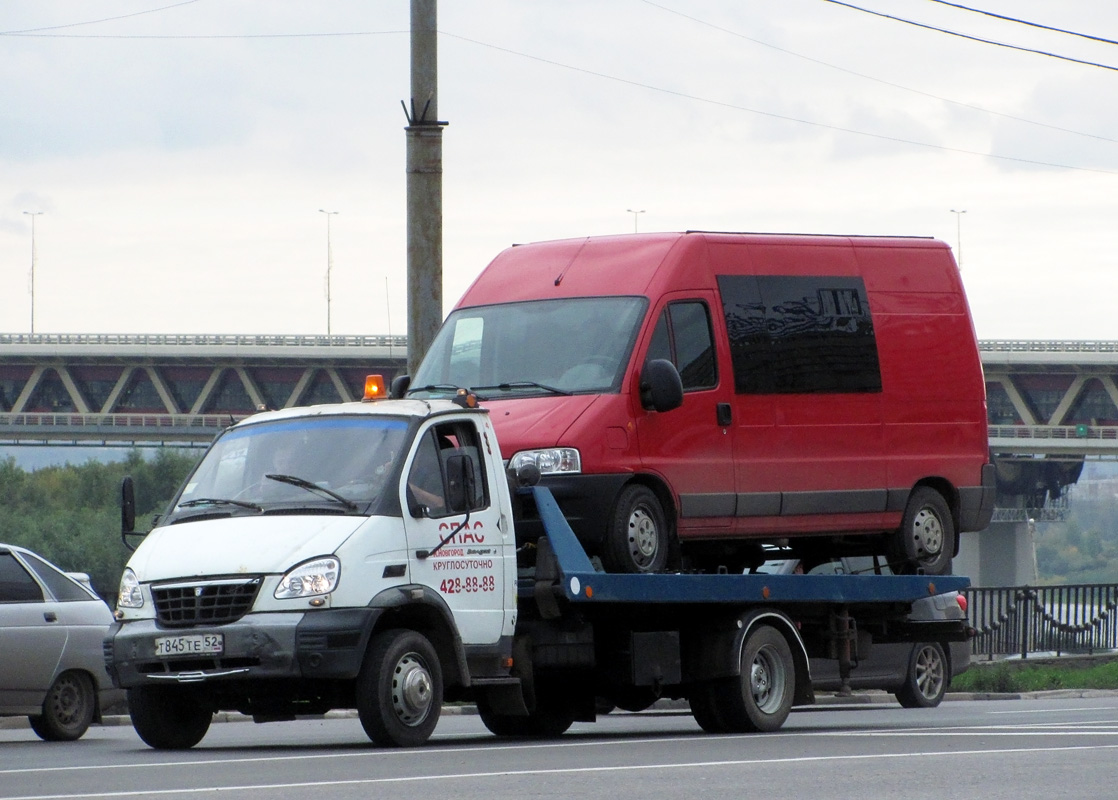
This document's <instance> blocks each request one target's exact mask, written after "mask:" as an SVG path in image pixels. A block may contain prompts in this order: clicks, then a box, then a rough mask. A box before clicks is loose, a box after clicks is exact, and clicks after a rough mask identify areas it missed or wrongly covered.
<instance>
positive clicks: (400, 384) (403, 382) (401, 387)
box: [388, 375, 411, 400]
mask: <svg viewBox="0 0 1118 800" xmlns="http://www.w3.org/2000/svg"><path fill="white" fill-rule="evenodd" d="M409 386H411V375H397V376H396V377H395V378H393V379H392V384H391V385H390V386H389V389H388V395H389V397H391V398H392V399H393V400H400V399H402V398H403V397H404V395H406V394H407V393H408V387H409Z"/></svg>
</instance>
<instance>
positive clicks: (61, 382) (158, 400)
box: [0, 334, 407, 446]
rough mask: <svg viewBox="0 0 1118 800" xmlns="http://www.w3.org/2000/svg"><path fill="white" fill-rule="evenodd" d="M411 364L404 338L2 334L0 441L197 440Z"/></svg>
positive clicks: (334, 395) (335, 398) (348, 394)
mask: <svg viewBox="0 0 1118 800" xmlns="http://www.w3.org/2000/svg"><path fill="white" fill-rule="evenodd" d="M406 365H407V337H404V336H264V335H166V334H158V335H150V334H149V335H145V334H119V335H117V334H0V446H2V445H47V444H50V445H98V444H101V445H117V446H120V445H125V446H153V445H154V446H162V445H177V446H204V445H206V444H208V443H209V442H210V441H211V440H212V439H213V438H214V436H215V435H216V434H217V433H218V432H219V431H220V430H221V429H222V428H224V427H226V426H227V425H229V424H230V423H231V422H233V421H235V420H238V419H241V418H243V417H245V416H247V415H249V414H252V413H253V412H255V411H256V410H258V409H260V408H285V407H288V406H293V405H306V404H313V403H330V402H339V401H347V400H354V399H359V398H360V397H361V395H362V393H363V391H364V385H365V376H366V375H368V374H370V373H376V372H379V373H381V374H383V375H385V377H386V379H387V380H389V381H390V380H391V379H392V378H393V377H394V376H395V375H397V374H398V373H399V372H401V371H403V370H404V369H405V368H406Z"/></svg>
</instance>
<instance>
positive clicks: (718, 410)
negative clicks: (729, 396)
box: [714, 403, 734, 428]
mask: <svg viewBox="0 0 1118 800" xmlns="http://www.w3.org/2000/svg"><path fill="white" fill-rule="evenodd" d="M714 413H715V416H716V417H717V418H718V424H719V425H720V426H722V427H723V428H725V427H728V426H729V425H730V424H731V423H732V422H733V421H734V413H733V406H731V405H730V404H729V403H719V404H718V405H716V406H715V407H714Z"/></svg>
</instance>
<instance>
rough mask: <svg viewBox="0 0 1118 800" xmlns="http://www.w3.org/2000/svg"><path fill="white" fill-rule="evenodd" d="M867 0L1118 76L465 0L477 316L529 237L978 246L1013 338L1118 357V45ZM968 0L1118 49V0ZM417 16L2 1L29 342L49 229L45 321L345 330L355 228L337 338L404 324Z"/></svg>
mask: <svg viewBox="0 0 1118 800" xmlns="http://www.w3.org/2000/svg"><path fill="white" fill-rule="evenodd" d="M851 3H852V4H853V5H857V6H860V7H862V8H863V9H870V10H876V11H880V12H886V13H889V14H891V15H894V16H896V17H900V18H903V19H905V20H909V21H912V22H919V23H922V24H924V25H929V26H933V27H937V28H942V29H946V30H950V31H954V32H957V33H964V34H967V35H968V36H973V37H978V38H982V39H988V40H992V41H997V42H1001V43H1005V44H1013V45H1016V46H1018V47H1024V48H1030V49H1034V50H1042V51H1045V52H1047V53H1052V54H1055V55H1060V56H1064V57H1066V58H1074V59H1079V60H1081V61H1088V62H1093V63H1094V64H1097V65H1102V66H1092V65H1089V64H1082V63H1075V62H1073V61H1069V60H1061V59H1057V58H1055V57H1052V56H1047V55H1041V54H1038V53H1032V52H1022V51H1019V50H1012V49H1009V48H1005V47H999V46H996V45H994V44H989V43H982V42H978V41H973V40H969V39H965V38H962V37H959V36H953V35H949V34H947V33H943V32H938V31H933V30H929V29H927V28H920V27H916V26H914V25H910V24H907V23H905V22H902V21H899V20H894V19H886V18H883V17H881V16H875V15H873V14H870V13H867V11H864V10H856V9H853V8H850V7H847V6H843V5H840V4H837V3H833V2H828V1H827V0H686V1H685V0H656V2H648V1H646V0H594V2H590V1H589V0H587V1H585V2H584V1H582V0H565V1H564V2H560V1H559V0H532V2H525V1H524V0H519V2H518V1H517V0H444V2H443V3H441V4H440V8H439V30H440V37H439V78H440V84H439V100H438V103H439V117H440V118H441V119H443V120H446V121H448V122H449V123H450V124H449V126H448V127H447V128H446V130H445V133H444V138H443V160H444V188H443V191H444V197H443V200H444V214H445V217H444V242H443V247H444V273H445V284H444V296H445V304H446V309H447V310H449V308H450V307H451V306H453V304H454V302H455V301H456V300H457V298H458V297H459V296H460V295H461V293H462V292H463V291H464V289H465V288H466V286H467V285H468V284H469V282H470V281H471V280H472V279H473V278H474V277H475V276H476V275H477V274H478V272H479V271H480V270H481V269H482V268H483V267H484V266H485V264H486V263H487V262H488V261H489V260H490V259H491V258H492V257H493V256H494V255H496V254H497V253H498V252H499V251H500V250H501V249H503V248H504V247H506V246H508V245H510V244H512V243H514V242H526V241H533V240H540V239H553V238H564V237H572V236H583V235H597V234H612V233H625V232H631V231H632V230H633V227H634V223H636V224H637V225H638V226H639V228H640V230H641V231H653V230H656V231H664V230H687V229H705V230H726V231H779V232H806V233H835V234H890V235H894V234H897V235H919V236H935V237H937V238H940V239H943V240H944V241H946V242H948V243H949V244H950V245H951V246H952V247H953V248H956V249H958V248H959V245H960V242H961V262H962V269H963V277H964V281H965V284H966V287H967V290H968V293H969V295H970V300H971V307H972V310H973V312H974V317H975V322H976V326H977V329H978V334H979V336H980V337H981V338H984V339H994V338H1018V337H1020V338H1034V339H1092V338H1094V339H1118V323H1116V322H1115V319H1116V315H1115V304H1116V301H1118V269H1116V267H1118V264H1116V263H1115V261H1116V258H1115V254H1116V253H1118V102H1115V100H1116V94H1118V92H1116V89H1118V71H1116V70H1115V69H1114V68H1115V67H1118V45H1115V44H1110V43H1107V42H1099V41H1093V40H1090V39H1087V38H1085V37H1083V36H1073V35H1070V34H1068V33H1058V32H1054V31H1045V30H1041V29H1038V28H1034V27H1028V26H1025V25H1022V24H1018V23H1014V22H1010V21H1006V20H1001V19H996V18H994V17H991V16H988V15H983V14H979V13H975V12H974V11H967V10H963V9H960V8H953V7H950V6H949V5H947V4H944V3H940V2H935V0H851ZM968 5H972V7H974V8H978V9H981V10H983V11H988V12H993V13H998V14H1003V15H1007V16H1012V17H1015V18H1017V19H1022V20H1026V21H1029V22H1034V23H1039V24H1043V25H1047V26H1051V27H1055V28H1061V29H1065V30H1068V31H1072V32H1076V33H1081V34H1088V35H1091V36H1095V37H1102V38H1107V39H1115V40H1118V4H1116V3H1114V2H1113V0H1065V1H1064V2H1060V3H1052V2H1041V1H1040V0H1012V2H1011V1H1010V0H969V3H968ZM145 12H147V13H145ZM408 27H409V4H408V2H407V0H390V1H389V0H383V1H380V0H377V1H375V2H373V1H371V0H349V1H347V0H319V1H318V2H284V1H283V0H269V2H267V3H263V2H248V0H193V2H181V0H180V1H176V0H80V2H79V0H70V1H66V2H63V1H61V0H3V2H0V33H2V35H0V48H2V49H3V55H2V57H0V118H2V119H0V287H3V289H2V290H0V332H5V333H6V332H13V333H20V332H26V331H28V330H29V327H30V309H31V298H30V293H29V272H30V265H31V219H32V217H31V216H29V215H27V214H24V213H23V212H25V211H41V212H43V213H42V215H41V216H38V217H35V220H36V222H35V243H36V248H37V267H36V284H35V330H36V332H40V333H118V332H120V333H297V334H315V333H324V332H325V330H326V299H325V291H324V283H325V280H324V278H325V272H326V260H327V259H326V249H327V248H326V239H327V236H326V224H327V223H326V220H327V217H326V215H324V214H321V213H319V209H326V210H330V211H337V212H338V214H337V216H333V217H330V219H331V241H332V245H333V255H334V268H333V284H332V288H333V291H332V295H333V301H332V314H331V316H332V321H333V326H332V327H333V332H334V333H343V334H378V333H388V332H391V333H404V332H405V330H406V320H405V315H406V302H405V295H406V282H405V273H406V260H405V245H406V230H405V171H404V167H405V163H404V156H405V134H404V126H405V124H406V121H405V118H404V113H403V110H402V108H401V105H400V101H401V100H404V99H406V98H408V95H409V83H410V79H409V72H408V70H409V56H408V53H409V38H408ZM21 31H22V32H24V33H20V32H21ZM1108 67H1109V68H1108ZM627 209H633V210H637V211H641V210H643V213H640V214H636V215H634V214H632V213H629V211H627ZM953 209H954V210H955V211H963V210H965V212H966V213H964V214H956V213H952V210H953Z"/></svg>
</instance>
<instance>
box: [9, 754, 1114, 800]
mask: <svg viewBox="0 0 1118 800" xmlns="http://www.w3.org/2000/svg"><path fill="white" fill-rule="evenodd" d="M1113 749H1118V745H1090V746H1075V747H1037V748H1015V749H1010V750H1002V749H985V750H933V751H927V752H923V753H874V754H863V755H836V756H799V757H792V758H751V759H740V760H731V761H694V762H683V763H668V764H640V765H624V766H608V767H569V768H562V769H524V770H505V771H499V772H458V773H454V774H447V775H408V776H406V777H395V778H361V779H354V780H335V781H307V782H303V783H268V784H253V785H242V786H200V787H196V788H192V789H155V790H153V789H150V788H149V789H143V790H136V791H119V792H83V793H80V794H35V795H22V796H19V797H9V798H5V799H4V800H90V799H91V798H98V797H104V798H114V797H171V796H190V795H197V794H215V793H219V792H263V791H276V790H281V791H282V790H285V789H311V788H313V789H316V790H318V791H321V790H322V789H323V788H325V787H342V786H377V785H385V784H394V783H414V782H416V781H466V780H482V779H486V778H506V777H525V776H533V775H579V774H592V773H602V772H640V771H647V770H661V771H662V770H673V769H674V770H690V769H712V768H721V767H744V766H773V765H783V764H818V763H827V762H835V761H842V762H850V761H878V760H888V759H904V760H906V761H909V760H911V759H913V758H937V757H947V758H960V757H962V756H982V755H1012V754H1017V755H1020V754H1029V755H1034V754H1038V753H1064V752H1071V751H1077V752H1084V751H1092V750H1113Z"/></svg>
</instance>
